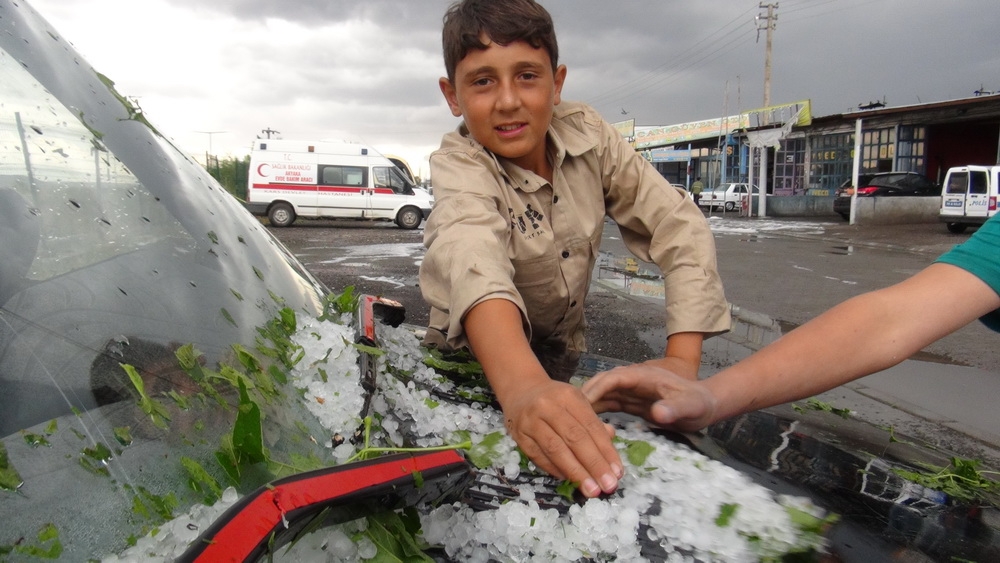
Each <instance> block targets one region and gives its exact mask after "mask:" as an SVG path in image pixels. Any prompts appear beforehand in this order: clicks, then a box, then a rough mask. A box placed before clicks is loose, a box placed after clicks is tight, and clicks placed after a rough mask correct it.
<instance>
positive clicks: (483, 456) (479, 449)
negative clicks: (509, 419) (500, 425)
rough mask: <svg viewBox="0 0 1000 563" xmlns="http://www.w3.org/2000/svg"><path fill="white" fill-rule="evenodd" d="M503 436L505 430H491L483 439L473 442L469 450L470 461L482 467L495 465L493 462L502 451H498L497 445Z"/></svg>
mask: <svg viewBox="0 0 1000 563" xmlns="http://www.w3.org/2000/svg"><path fill="white" fill-rule="evenodd" d="M503 437H504V433H503V432H491V433H489V434H487V435H486V436H483V439H482V441H480V442H478V443H476V444H473V445H472V448H471V449H470V450H469V455H468V457H469V461H470V462H472V464H473V465H475V466H476V467H478V468H480V469H484V468H486V467H490V466H491V465H493V462H494V461H495V460H496V459H498V458H499V457H500V452H498V451H496V447H497V445H499V444H500V441H501V440H503Z"/></svg>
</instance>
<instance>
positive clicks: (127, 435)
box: [114, 426, 132, 446]
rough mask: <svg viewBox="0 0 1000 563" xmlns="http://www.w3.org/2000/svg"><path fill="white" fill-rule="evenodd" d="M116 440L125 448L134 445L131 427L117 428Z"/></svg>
mask: <svg viewBox="0 0 1000 563" xmlns="http://www.w3.org/2000/svg"><path fill="white" fill-rule="evenodd" d="M114 432H115V440H117V441H118V443H119V444H121V445H123V446H130V445H132V428H131V427H129V426H118V427H115V430H114Z"/></svg>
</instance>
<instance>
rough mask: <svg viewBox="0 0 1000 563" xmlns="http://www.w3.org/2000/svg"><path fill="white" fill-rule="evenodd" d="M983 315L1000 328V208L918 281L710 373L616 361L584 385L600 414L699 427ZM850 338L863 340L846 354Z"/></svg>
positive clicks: (893, 357)
mask: <svg viewBox="0 0 1000 563" xmlns="http://www.w3.org/2000/svg"><path fill="white" fill-rule="evenodd" d="M977 318H978V319H980V320H981V321H982V322H983V324H985V325H986V326H987V327H989V328H991V329H993V330H995V331H998V332H1000V215H998V216H995V217H993V218H991V219H990V220H988V221H986V223H985V224H984V225H983V226H982V227H980V228H979V230H978V231H976V233H975V234H974V235H973V236H972V237H970V238H969V240H968V241H966V242H965V243H963V244H961V245H958V246H956V247H955V248H953V249H952V250H951V251H949V252H947V253H945V254H944V255H942V256H941V257H940V258H938V259H937V261H936V262H935V263H933V264H931V265H930V266H928V267H927V268H924V269H923V270H921V271H920V272H917V273H916V274H914V275H913V276H912V277H910V278H909V279H906V280H904V281H902V282H900V283H897V284H895V285H893V286H890V287H887V288H884V289H880V290H877V291H872V292H869V293H865V294H862V295H859V296H857V297H853V298H851V299H848V300H847V301H845V302H843V303H841V304H840V305H837V306H836V307H834V308H832V309H830V310H829V311H827V312H826V313H823V314H822V315H820V316H819V317H816V318H815V319H813V320H811V321H809V322H808V323H806V324H804V325H802V326H800V327H799V328H797V329H795V330H793V331H791V332H790V333H788V334H787V335H785V336H782V337H781V338H779V339H778V340H776V341H775V342H773V343H771V344H769V345H768V346H766V347H765V348H763V349H761V350H760V351H759V352H756V353H754V354H753V355H751V356H750V357H748V358H746V359H744V360H742V361H740V362H738V363H737V364H736V365H734V366H732V367H729V368H726V369H724V370H722V371H720V372H719V373H718V374H716V375H713V376H712V377H709V378H708V379H705V380H702V381H690V380H686V379H683V378H681V377H677V376H676V375H674V374H672V373H670V372H669V371H667V370H663V369H655V368H648V369H644V370H641V371H640V370H633V371H631V372H625V371H619V370H617V369H614V370H611V371H607V372H604V373H602V374H599V375H597V376H596V377H594V378H593V379H591V380H589V381H587V383H585V384H584V386H583V389H584V392H585V393H586V395H587V397H588V398H590V400H591V401H592V402H593V404H594V408H595V409H596V410H597V411H599V412H605V411H625V412H629V413H632V414H635V415H638V416H642V417H644V418H646V419H647V420H649V421H651V422H653V423H655V424H659V425H664V426H670V427H672V428H675V429H678V430H682V431H690V430H698V429H700V428H704V427H705V426H708V425H709V424H712V423H715V422H718V421H720V420H723V419H726V418H730V417H733V416H736V415H738V414H742V413H745V412H748V411H752V410H757V409H763V408H766V407H770V406H774V405H778V404H782V403H787V402H789V401H794V400H796V399H802V398H805V397H809V396H812V395H815V394H817V393H820V392H822V391H826V390H828V389H832V388H834V387H836V386H838V385H842V384H844V383H847V382H849V381H852V380H854V379H857V378H859V377H862V376H865V375H868V374H871V373H875V372H877V371H881V370H884V369H887V368H889V367H892V366H894V365H896V364H898V363H900V362H902V361H903V360H905V359H906V358H909V357H910V356H912V355H913V354H914V353H916V352H917V351H919V350H920V349H922V348H924V347H925V346H927V345H928V344H930V343H932V342H934V341H935V340H937V339H939V338H942V337H944V336H946V335H948V334H950V333H952V332H954V331H956V330H958V329H959V328H961V327H963V326H965V325H967V324H969V323H971V322H972V321H974V320H975V319H977ZM845 340H850V341H851V342H854V343H857V344H858V346H859V348H858V349H857V350H853V351H852V353H851V354H844V350H843V348H842V346H841V345H840V343H841V342H844V341H845Z"/></svg>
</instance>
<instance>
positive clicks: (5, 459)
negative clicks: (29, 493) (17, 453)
mask: <svg viewBox="0 0 1000 563" xmlns="http://www.w3.org/2000/svg"><path fill="white" fill-rule="evenodd" d="M23 482H24V479H21V475H19V474H18V472H17V470H16V469H14V467H13V466H11V464H10V456H9V455H7V447H6V446H4V445H3V442H0V489H6V490H8V491H14V490H17V488H18V487H20V486H21V483H23Z"/></svg>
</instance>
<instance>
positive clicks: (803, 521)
mask: <svg viewBox="0 0 1000 563" xmlns="http://www.w3.org/2000/svg"><path fill="white" fill-rule="evenodd" d="M784 508H785V512H787V513H788V518H789V520H791V521H792V524H793V525H794V526H795V527H796V528H797V529H799V530H802V531H803V532H808V533H812V534H819V535H822V534H823V533H824V532H825V531H826V528H828V527H829V526H832V525H833V524H835V523H836V522H837V520H839V519H840V516H838V515H837V514H834V513H830V514H828V515H827V516H826V517H825V518H818V517H816V516H813V515H812V514H809V513H808V512H805V511H804V510H799V509H798V508H795V507H793V506H785V507H784Z"/></svg>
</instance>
